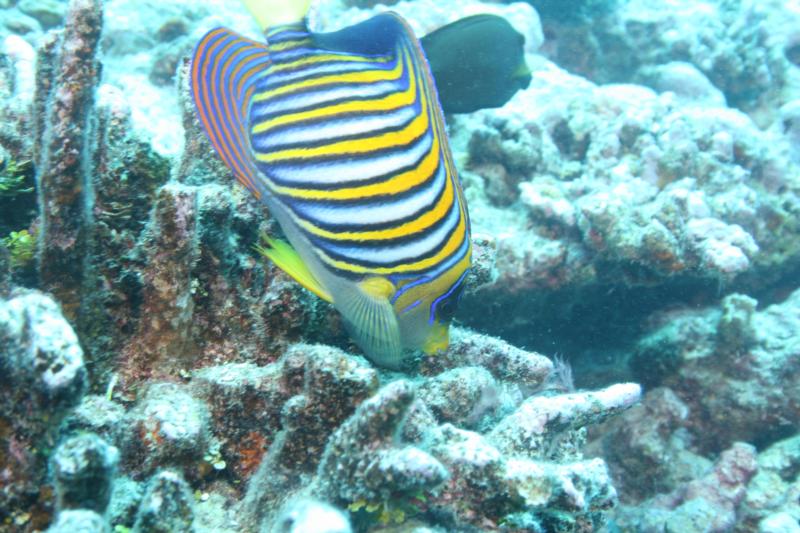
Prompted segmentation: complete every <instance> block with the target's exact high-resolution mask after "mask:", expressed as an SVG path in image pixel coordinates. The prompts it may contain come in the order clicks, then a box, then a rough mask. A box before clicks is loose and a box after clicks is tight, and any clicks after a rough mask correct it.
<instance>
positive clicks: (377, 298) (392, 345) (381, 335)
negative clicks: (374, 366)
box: [336, 278, 402, 369]
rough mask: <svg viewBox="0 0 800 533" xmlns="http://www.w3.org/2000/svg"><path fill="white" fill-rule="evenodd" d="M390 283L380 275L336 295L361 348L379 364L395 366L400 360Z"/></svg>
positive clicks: (392, 291)
mask: <svg viewBox="0 0 800 533" xmlns="http://www.w3.org/2000/svg"><path fill="white" fill-rule="evenodd" d="M393 293H394V286H393V285H392V284H391V283H390V282H389V281H388V280H385V279H383V278H368V279H366V280H364V281H361V282H359V283H356V284H355V286H354V287H353V288H352V290H348V291H342V293H341V294H337V295H336V307H337V308H338V309H339V311H340V312H341V313H342V315H343V316H344V318H345V322H346V323H347V327H348V329H349V330H350V334H351V335H352V336H353V338H354V339H355V340H356V342H357V343H358V345H359V346H360V347H361V349H363V350H364V352H366V354H367V355H368V356H369V358H370V359H372V360H373V361H375V362H376V363H378V364H379V365H381V366H385V367H389V368H395V369H396V368H398V367H399V366H400V363H401V362H402V359H401V355H402V345H401V343H400V326H399V325H398V323H397V317H396V316H395V313H394V308H393V307H392V304H391V301H390V300H389V298H390V296H391V295H392V294H393Z"/></svg>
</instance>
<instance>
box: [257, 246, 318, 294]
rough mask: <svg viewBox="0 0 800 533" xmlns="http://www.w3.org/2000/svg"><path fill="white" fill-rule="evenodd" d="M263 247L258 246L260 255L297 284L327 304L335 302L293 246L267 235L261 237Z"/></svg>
mask: <svg viewBox="0 0 800 533" xmlns="http://www.w3.org/2000/svg"><path fill="white" fill-rule="evenodd" d="M261 243H262V244H261V245H256V247H255V249H256V251H257V252H258V253H260V254H261V255H263V256H264V257H266V258H268V259H269V260H270V261H272V262H273V263H275V266H277V267H278V268H280V269H281V270H283V271H284V272H286V273H287V274H288V275H289V276H291V277H292V278H293V279H294V280H295V281H296V282H297V283H299V284H300V285H302V286H303V287H305V288H306V289H308V290H310V291H311V292H313V293H314V294H316V295H317V296H319V297H320V298H322V299H323V300H325V301H326V302H331V303H332V302H333V298H332V297H331V295H330V293H329V292H328V291H327V289H325V287H323V286H322V284H321V283H320V282H319V281H318V280H317V278H316V277H315V276H314V274H313V273H312V272H311V270H309V268H308V266H306V264H305V263H304V262H303V259H302V258H301V257H300V254H298V253H297V250H295V249H294V248H292V245H291V244H289V243H288V242H286V241H283V240H280V239H273V238H271V237H269V236H267V235H262V236H261Z"/></svg>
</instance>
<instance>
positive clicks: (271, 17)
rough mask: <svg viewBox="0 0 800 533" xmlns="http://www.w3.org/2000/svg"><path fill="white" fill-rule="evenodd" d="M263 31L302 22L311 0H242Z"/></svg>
mask: <svg viewBox="0 0 800 533" xmlns="http://www.w3.org/2000/svg"><path fill="white" fill-rule="evenodd" d="M241 1H242V4H244V6H245V7H246V8H247V10H248V11H249V12H250V14H251V15H253V18H254V19H256V22H257V23H258V26H259V27H260V28H261V30H262V31H264V30H266V29H267V28H271V27H274V26H283V25H285V24H294V23H297V22H300V21H302V20H303V19H304V18H305V16H306V14H307V13H308V10H309V8H310V7H311V0H241Z"/></svg>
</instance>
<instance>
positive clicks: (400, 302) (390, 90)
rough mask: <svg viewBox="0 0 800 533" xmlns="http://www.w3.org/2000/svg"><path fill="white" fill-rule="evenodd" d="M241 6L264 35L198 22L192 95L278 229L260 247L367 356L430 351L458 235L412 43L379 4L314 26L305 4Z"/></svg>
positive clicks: (439, 327)
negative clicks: (336, 318) (331, 313)
mask: <svg viewBox="0 0 800 533" xmlns="http://www.w3.org/2000/svg"><path fill="white" fill-rule="evenodd" d="M244 3H245V5H247V6H248V8H249V9H250V10H251V11H252V12H253V14H254V16H255V17H256V19H257V21H258V22H259V24H260V25H261V27H262V28H263V29H264V30H265V31H266V37H267V43H266V44H265V43H261V42H256V41H252V40H250V39H245V38H243V37H241V36H239V35H237V34H236V33H234V32H232V31H230V30H227V29H224V28H218V29H215V30H212V31H211V32H209V33H208V34H206V36H205V37H203V39H202V40H201V41H200V43H199V44H198V45H197V48H196V50H195V53H194V57H193V60H192V67H191V89H192V94H193V98H194V102H195V106H196V109H197V114H198V117H199V119H200V122H201V124H202V125H203V128H204V130H205V132H206V134H207V135H208V137H209V139H210V140H211V143H212V145H213V146H214V148H215V149H216V151H217V152H218V153H219V155H220V156H221V158H222V159H223V160H224V161H225V163H226V164H227V165H228V166H229V167H230V168H231V170H232V171H233V173H234V174H235V175H236V177H237V179H238V180H239V181H240V182H241V183H242V184H243V185H244V186H245V187H247V188H248V189H249V190H250V191H251V192H252V193H253V194H254V195H255V196H256V197H257V198H259V199H260V200H261V201H263V202H264V203H265V204H266V205H267V207H268V208H269V209H270V212H271V213H272V214H273V216H274V217H275V218H276V219H277V220H278V222H279V223H280V226H281V229H283V231H284V233H285V234H286V237H287V238H288V241H289V242H288V243H287V242H285V241H280V240H276V239H267V243H266V245H265V246H264V247H263V248H262V251H263V253H264V255H266V256H267V257H269V258H270V259H272V260H273V261H274V262H275V263H276V264H277V265H278V266H279V267H280V268H282V269H283V270H285V271H286V272H287V273H288V274H289V275H291V276H292V277H294V278H295V279H296V280H297V281H298V282H299V283H301V284H302V285H303V286H305V287H306V288H308V289H309V290H311V291H313V292H314V293H316V294H317V295H319V296H320V297H321V298H324V299H325V300H328V301H330V302H332V303H333V305H334V306H335V307H336V308H337V309H338V310H339V312H340V313H341V314H342V316H343V317H344V319H345V322H346V323H347V324H348V326H349V329H350V332H351V334H352V336H353V338H354V339H355V341H356V342H357V343H358V344H359V346H361V348H362V349H363V350H364V352H365V353H366V354H367V355H368V356H369V357H370V358H371V359H372V360H373V361H375V362H376V363H377V364H380V365H382V366H387V367H392V368H399V367H400V366H401V365H402V363H403V361H404V350H406V349H412V350H417V349H421V350H422V351H424V352H425V353H429V354H430V353H435V352H437V351H440V350H443V349H444V348H446V347H447V345H448V328H449V325H450V321H451V320H452V318H453V314H454V312H455V307H456V304H457V302H458V299H459V295H460V293H461V290H462V287H463V282H464V278H465V276H466V274H467V271H468V269H469V267H470V261H471V252H472V245H471V240H470V231H469V217H468V214H467V206H466V202H465V199H464V196H463V192H462V190H461V184H460V181H459V178H458V174H457V171H456V168H455V165H454V163H453V159H452V155H451V153H450V148H449V145H448V139H447V134H446V131H445V126H444V119H443V115H442V110H441V108H440V106H439V103H438V100H437V95H436V90H435V88H434V84H433V80H432V78H431V73H430V71H429V69H428V64H427V61H426V60H425V57H424V55H423V51H422V48H421V47H420V44H419V41H418V40H417V39H416V38H415V37H414V35H413V33H412V32H411V30H410V28H409V27H408V25H407V24H406V22H405V21H404V20H403V19H402V18H400V17H399V16H398V15H396V14H393V13H385V14H381V15H378V16H375V17H373V18H371V19H369V20H367V21H365V22H362V23H360V24H356V25H354V26H351V27H348V28H345V29H343V30H341V31H338V32H333V33H326V34H315V33H312V32H310V31H309V30H308V28H307V26H306V24H305V21H304V16H305V14H306V10H307V7H308V2H293V1H288V0H262V1H255V0H250V1H245V2H244Z"/></svg>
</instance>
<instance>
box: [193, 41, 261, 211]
mask: <svg viewBox="0 0 800 533" xmlns="http://www.w3.org/2000/svg"><path fill="white" fill-rule="evenodd" d="M269 64H270V60H269V51H268V49H267V47H266V46H265V45H263V44H261V43H258V42H256V41H252V40H250V39H246V38H244V37H241V36H240V35H238V34H236V33H234V32H232V31H230V30H228V29H225V28H216V29H213V30H211V31H210V32H208V33H207V34H206V35H205V36H204V37H203V38H202V39H201V40H200V42H199V43H198V44H197V47H196V48H195V51H194V55H193V56H192V65H191V70H190V85H191V92H192V98H193V99H194V104H195V107H196V109H197V116H198V118H199V119H200V123H201V125H202V127H203V130H204V131H205V133H206V135H207V136H208V138H209V140H210V141H211V144H212V145H213V146H214V148H215V149H216V151H217V153H218V154H219V155H220V157H221V158H222V160H223V161H224V162H225V164H226V165H227V166H228V168H230V169H231V170H232V171H233V174H234V175H235V176H236V179H237V180H238V181H239V182H240V183H241V184H242V185H244V186H245V187H247V188H248V189H249V190H250V191H251V192H252V193H253V194H254V195H255V196H256V198H261V195H262V193H263V186H262V185H261V183H260V181H259V178H258V173H257V170H256V168H255V166H254V164H253V162H252V156H251V150H250V141H249V133H248V130H249V119H248V116H249V109H250V100H251V98H252V95H253V91H254V88H255V83H256V81H257V80H258V79H259V77H260V76H261V75H263V73H264V70H265V69H266V68H267V67H268V66H269Z"/></svg>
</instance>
